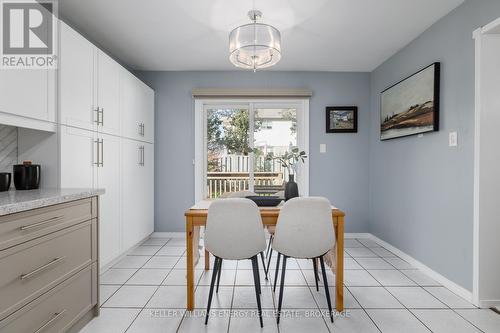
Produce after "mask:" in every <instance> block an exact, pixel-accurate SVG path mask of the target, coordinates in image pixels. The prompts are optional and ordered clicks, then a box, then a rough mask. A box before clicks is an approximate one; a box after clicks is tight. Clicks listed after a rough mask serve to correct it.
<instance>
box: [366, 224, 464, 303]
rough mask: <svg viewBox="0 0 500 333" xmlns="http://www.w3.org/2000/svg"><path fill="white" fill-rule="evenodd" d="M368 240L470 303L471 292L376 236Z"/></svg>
mask: <svg viewBox="0 0 500 333" xmlns="http://www.w3.org/2000/svg"><path fill="white" fill-rule="evenodd" d="M370 238H371V239H372V240H373V241H375V242H376V243H378V244H380V245H382V246H383V247H385V248H386V249H387V250H389V251H391V252H392V253H394V254H395V255H397V256H398V257H400V258H401V259H403V260H405V261H406V262H408V263H409V264H410V265H412V266H413V267H415V268H418V269H420V270H421V271H422V272H424V273H425V274H427V275H429V276H430V277H431V278H433V279H434V280H436V281H437V282H439V283H441V284H442V285H443V286H444V287H446V288H448V289H449V290H451V291H452V292H454V293H455V294H457V295H458V296H460V297H462V298H464V299H465V300H467V301H469V302H472V292H471V291H469V290H467V289H465V288H464V287H461V286H459V285H458V284H456V283H455V282H453V281H451V280H449V279H448V278H446V277H444V276H443V275H441V274H439V273H438V272H436V271H435V270H433V269H431V268H429V267H428V266H426V265H424V264H423V263H421V262H420V261H418V260H417V259H415V258H413V257H412V256H410V255H408V254H406V253H404V252H403V251H401V250H400V249H398V248H396V247H395V246H392V245H391V244H389V243H387V242H385V241H383V240H381V239H380V238H378V237H377V236H375V235H373V234H372V235H371V237H370Z"/></svg>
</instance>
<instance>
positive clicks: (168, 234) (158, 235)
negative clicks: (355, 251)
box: [150, 232, 372, 239]
mask: <svg viewBox="0 0 500 333" xmlns="http://www.w3.org/2000/svg"><path fill="white" fill-rule="evenodd" d="M150 237H151V238H184V237H186V234H185V233H184V232H153V233H152V234H151V236H150ZM344 238H346V239H351V238H372V234H370V233H366V232H364V233H346V234H344Z"/></svg>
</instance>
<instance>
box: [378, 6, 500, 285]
mask: <svg viewBox="0 0 500 333" xmlns="http://www.w3.org/2000/svg"><path fill="white" fill-rule="evenodd" d="M499 16H500V1H499V0H469V1H466V2H465V3H464V4H462V5H461V6H459V7H458V8H456V9H455V10H454V11H452V12H451V13H450V14H448V15H447V16H445V17H444V18H443V19H441V20H440V21H438V22H437V23H436V24H434V25H433V26H432V27H431V28H429V29H428V30H427V31H425V32H424V33H423V34H422V35H420V36H419V37H418V38H417V39H416V40H414V41H413V42H411V43H410V44H409V45H408V46H406V47H405V48H404V49H403V50H401V51H400V52H398V53H397V54H396V55H394V56H393V57H391V58H390V59H389V60H387V61H386V62H385V63H383V64H382V65H381V66H379V67H378V68H377V69H376V70H375V71H373V72H372V75H371V111H370V112H371V131H370V140H369V142H370V150H369V151H370V176H369V179H370V210H369V213H370V214H369V228H370V231H371V232H372V233H373V234H375V235H376V236H378V237H380V238H381V239H383V240H385V241H387V242H389V243H390V244H392V245H394V246H396V247H397V248H399V249H401V250H402V251H404V252H406V253H407V254H409V255H411V256H412V257H414V258H416V259H417V260H419V261H421V262H422V263H424V264H425V265H427V266H429V267H430V268H432V269H433V270H435V271H437V272H438V273H440V274H442V275H444V276H445V277H447V278H448V279H450V280H452V281H454V282H455V283H457V284H459V285H460V286H462V287H464V288H466V289H468V290H472V213H473V211H472V210H473V145H474V41H473V39H472V32H473V30H475V29H476V28H478V27H480V26H482V25H485V24H487V23H489V22H490V21H492V20H494V19H496V18H497V17H499ZM434 61H440V62H441V112H440V131H439V132H437V133H430V134H425V135H424V136H423V137H422V138H418V137H415V136H414V137H407V138H401V139H396V140H389V141H384V142H381V141H380V140H379V126H380V120H379V119H380V117H379V112H380V104H379V101H380V92H381V91H382V90H384V89H385V88H386V87H388V86H390V85H391V84H393V83H395V82H398V81H399V80H400V79H402V78H404V77H406V76H408V75H410V74H412V73H413V72H415V71H417V70H418V69H420V68H422V67H424V66H426V65H429V64H431V63H432V62H434ZM450 131H458V138H459V144H458V147H456V148H451V147H448V132H450Z"/></svg>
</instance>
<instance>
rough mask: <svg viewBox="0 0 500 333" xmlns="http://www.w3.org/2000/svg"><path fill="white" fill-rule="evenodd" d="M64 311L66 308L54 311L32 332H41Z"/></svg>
mask: <svg viewBox="0 0 500 333" xmlns="http://www.w3.org/2000/svg"><path fill="white" fill-rule="evenodd" d="M65 312H66V310H62V311H61V312H56V313H54V314H53V315H52V317H51V318H50V319H49V320H47V321H46V322H45V324H43V325H42V326H40V327H39V328H38V329H37V330H36V331H35V332H33V333H40V332H42V331H43V330H44V329H46V328H47V327H48V326H50V325H51V324H52V323H53V322H55V321H56V320H57V319H59V318H60V317H61V316H62V315H63V314H64V313H65Z"/></svg>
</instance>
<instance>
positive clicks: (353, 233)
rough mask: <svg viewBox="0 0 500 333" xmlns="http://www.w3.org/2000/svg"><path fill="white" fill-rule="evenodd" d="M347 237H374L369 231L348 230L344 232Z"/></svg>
mask: <svg viewBox="0 0 500 333" xmlns="http://www.w3.org/2000/svg"><path fill="white" fill-rule="evenodd" d="M344 238H345V239H352V238H372V234H370V233H368V232H358V233H356V232H348V233H345V234H344Z"/></svg>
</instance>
